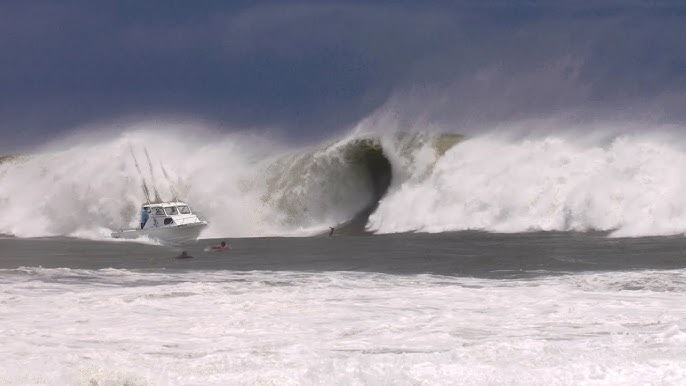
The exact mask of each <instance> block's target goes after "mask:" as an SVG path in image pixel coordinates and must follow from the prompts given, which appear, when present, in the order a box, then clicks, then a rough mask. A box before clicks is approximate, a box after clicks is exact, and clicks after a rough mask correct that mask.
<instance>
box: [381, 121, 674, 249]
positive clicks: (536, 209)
mask: <svg viewBox="0 0 686 386" xmlns="http://www.w3.org/2000/svg"><path fill="white" fill-rule="evenodd" d="M685 167H686V149H685V148H684V146H683V145H681V144H680V143H679V142H675V141H667V140H665V138H661V137H657V136H653V137H650V136H639V135H624V136H619V137H616V138H615V139H614V140H612V141H610V142H609V143H604V144H601V145H597V146H588V144H587V143H584V142H583V141H582V140H576V141H575V140H572V139H568V138H562V137H556V136H549V137H544V138H539V139H523V140H512V139H506V138H504V137H498V136H481V137H476V138H472V139H469V140H467V141H464V142H463V143H461V144H459V145H458V146H455V147H453V148H452V149H450V150H448V151H447V152H446V153H445V155H444V156H443V157H441V158H440V159H439V160H438V161H437V163H436V165H435V167H434V168H433V169H432V170H431V172H430V174H429V175H428V176H427V177H426V178H424V179H421V180H419V181H412V182H407V183H403V184H395V185H394V186H392V187H391V189H390V191H389V193H388V194H387V195H386V197H384V199H383V200H382V202H381V203H380V205H379V208H378V209H377V211H376V212H375V213H374V214H373V215H372V216H371V217H370V221H369V224H368V229H369V230H371V231H374V232H380V233H395V232H407V231H424V232H444V231H457V230H466V229H480V230H486V231H491V232H526V231H538V230H544V231H548V230H551V231H552V230H562V231H569V230H572V231H585V230H608V231H613V235H615V236H641V235H663V234H675V233H681V232H684V231H686V179H685V178H684V176H683V175H684V171H685V170H686V168H685Z"/></svg>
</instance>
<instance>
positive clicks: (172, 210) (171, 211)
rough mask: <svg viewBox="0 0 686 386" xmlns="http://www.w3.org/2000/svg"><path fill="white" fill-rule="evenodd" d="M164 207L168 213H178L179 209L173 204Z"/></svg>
mask: <svg viewBox="0 0 686 386" xmlns="http://www.w3.org/2000/svg"><path fill="white" fill-rule="evenodd" d="M166 209H167V213H169V215H174V214H179V211H178V210H176V207H175V206H172V207H171V208H166Z"/></svg>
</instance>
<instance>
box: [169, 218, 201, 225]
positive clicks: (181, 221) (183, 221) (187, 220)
mask: <svg viewBox="0 0 686 386" xmlns="http://www.w3.org/2000/svg"><path fill="white" fill-rule="evenodd" d="M200 221H202V220H200V218H198V217H197V216H191V217H184V218H180V219H174V224H176V225H184V224H192V223H196V222H200Z"/></svg>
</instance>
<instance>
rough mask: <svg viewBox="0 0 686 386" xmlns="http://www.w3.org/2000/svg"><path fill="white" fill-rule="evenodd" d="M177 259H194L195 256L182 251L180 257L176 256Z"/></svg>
mask: <svg viewBox="0 0 686 386" xmlns="http://www.w3.org/2000/svg"><path fill="white" fill-rule="evenodd" d="M176 258H177V259H192V258H193V256H191V255H189V254H188V252H186V251H182V252H181V254H180V255H178V256H176Z"/></svg>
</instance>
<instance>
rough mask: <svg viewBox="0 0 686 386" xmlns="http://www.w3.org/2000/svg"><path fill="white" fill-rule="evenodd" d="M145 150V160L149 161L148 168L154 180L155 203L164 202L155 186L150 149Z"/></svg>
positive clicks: (145, 148) (153, 180) (144, 148)
mask: <svg viewBox="0 0 686 386" xmlns="http://www.w3.org/2000/svg"><path fill="white" fill-rule="evenodd" d="M143 150H144V151H145V158H147V159H148V167H150V178H152V190H153V191H154V192H155V202H162V199H161V198H160V193H159V192H157V185H156V184H155V173H153V170H152V162H150V156H149V155H148V148H147V147H143Z"/></svg>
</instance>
